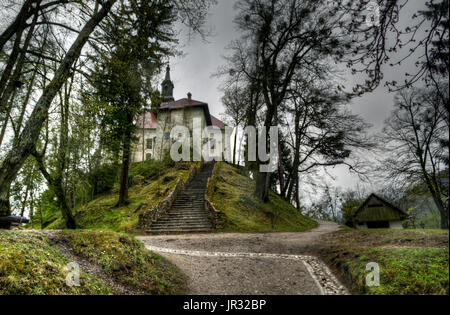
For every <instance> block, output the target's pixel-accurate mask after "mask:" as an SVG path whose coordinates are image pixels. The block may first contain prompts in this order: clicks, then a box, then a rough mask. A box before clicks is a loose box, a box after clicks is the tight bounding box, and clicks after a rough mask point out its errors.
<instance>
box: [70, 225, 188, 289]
mask: <svg viewBox="0 0 450 315" xmlns="http://www.w3.org/2000/svg"><path fill="white" fill-rule="evenodd" d="M64 238H65V240H66V241H67V242H68V244H70V246H71V247H72V248H73V250H74V251H75V252H76V254H77V255H80V256H81V257H84V258H86V259H88V260H89V261H91V262H92V263H96V264H98V265H100V266H102V268H103V270H104V271H105V272H106V273H107V274H109V275H110V276H111V277H114V278H115V279H116V280H117V281H119V282H120V283H122V284H123V285H126V286H131V287H134V288H136V289H138V290H140V291H142V292H144V293H146V294H159V295H161V294H182V293H183V290H184V289H183V288H184V281H185V280H184V277H183V276H182V274H181V273H180V272H179V270H178V269H177V268H176V267H175V266H174V265H172V264H170V263H169V262H167V261H166V260H165V259H164V258H162V257H161V256H159V255H156V254H154V253H151V252H149V251H147V250H146V249H145V248H144V245H143V244H142V243H141V242H139V241H137V240H136V239H134V238H133V237H130V236H128V235H126V234H120V233H114V232H95V231H80V232H78V231H77V232H74V231H65V232H64Z"/></svg>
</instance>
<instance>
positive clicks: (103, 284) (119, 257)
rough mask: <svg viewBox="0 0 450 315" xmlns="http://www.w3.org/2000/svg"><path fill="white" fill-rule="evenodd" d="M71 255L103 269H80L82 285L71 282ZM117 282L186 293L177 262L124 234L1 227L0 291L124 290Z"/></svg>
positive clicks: (140, 290)
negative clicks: (68, 277)
mask: <svg viewBox="0 0 450 315" xmlns="http://www.w3.org/2000/svg"><path fill="white" fill-rule="evenodd" d="M50 239H52V240H53V242H51V241H50ZM55 240H56V241H57V244H65V246H66V247H67V248H68V249H69V251H70V252H71V253H72V254H71V255H73V256H68V254H67V252H65V251H62V250H61V249H60V248H59V247H57V246H55V244H54V243H55ZM73 257H77V259H78V261H87V262H89V264H92V265H94V266H97V267H98V269H99V271H97V272H95V271H94V272H89V273H85V272H83V271H82V272H81V273H80V286H72V287H70V286H68V285H67V284H66V277H67V275H68V273H69V271H70V270H65V267H66V266H67V264H68V263H69V262H71V261H72V259H74V258H73ZM82 270H85V269H84V268H82ZM119 287H121V288H122V287H124V288H127V290H130V291H131V292H134V293H135V294H182V293H183V291H184V287H185V284H184V277H183V276H182V275H181V273H180V272H179V270H178V269H177V268H176V267H175V266H173V265H172V264H170V263H169V262H167V261H166V260H165V259H164V258H162V257H161V256H159V255H156V254H154V253H151V252H149V251H147V250H145V248H144V246H143V245H142V243H140V242H138V241H137V240H136V239H134V238H133V237H130V236H128V235H126V234H119V233H115V232H111V231H110V232H96V231H67V232H66V231H64V232H52V233H51V234H48V233H38V232H24V231H0V295H9V294H13V295H33V294H36V295H55V294H57V295H80V294H82V295H91V294H95V295H110V294H121V293H122V292H123V291H122V292H121V291H119V289H118V288H119Z"/></svg>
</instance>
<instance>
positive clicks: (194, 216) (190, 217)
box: [158, 213, 208, 221]
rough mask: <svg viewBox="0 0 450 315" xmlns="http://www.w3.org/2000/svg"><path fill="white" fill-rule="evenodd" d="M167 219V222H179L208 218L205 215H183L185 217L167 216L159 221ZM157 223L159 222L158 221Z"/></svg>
mask: <svg viewBox="0 0 450 315" xmlns="http://www.w3.org/2000/svg"><path fill="white" fill-rule="evenodd" d="M166 218H167V219H169V220H171V219H180V220H191V219H192V220H196V219H204V218H208V217H207V216H206V214H200V213H199V214H189V215H188V214H185V215H170V216H167V217H163V218H162V219H161V220H164V219H166ZM158 221H159V220H158Z"/></svg>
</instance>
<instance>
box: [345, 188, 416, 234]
mask: <svg viewBox="0 0 450 315" xmlns="http://www.w3.org/2000/svg"><path fill="white" fill-rule="evenodd" d="M354 218H355V225H356V228H358V229H381V228H391V229H403V225H402V221H404V220H406V219H407V218H408V214H407V213H406V212H404V211H403V210H402V209H400V208H398V207H396V206H394V205H393V204H392V203H390V202H389V201H387V200H385V199H383V198H381V197H379V196H377V195H375V194H371V195H370V196H369V198H367V199H366V200H365V201H364V202H363V204H362V205H361V206H360V207H359V208H358V209H357V210H356V212H355V214H354Z"/></svg>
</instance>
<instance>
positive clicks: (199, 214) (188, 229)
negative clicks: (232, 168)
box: [147, 162, 214, 234]
mask: <svg viewBox="0 0 450 315" xmlns="http://www.w3.org/2000/svg"><path fill="white" fill-rule="evenodd" d="M213 168H214V162H208V163H205V164H204V165H203V169H202V170H201V172H200V173H198V174H197V175H196V176H195V177H194V179H193V180H192V182H191V183H190V185H189V186H188V187H187V188H186V189H185V190H184V191H182V192H180V193H179V195H178V197H177V199H176V200H175V202H174V203H173V205H172V208H171V209H170V210H169V212H168V213H167V214H166V215H165V216H163V217H162V218H161V219H160V220H158V221H157V222H155V223H153V225H152V226H151V227H150V229H149V230H148V231H147V233H151V234H172V233H201V232H210V231H212V230H213V225H212V224H211V221H210V220H209V218H208V215H207V213H206V210H205V192H206V184H207V183H208V178H209V177H210V176H211V173H212V170H213Z"/></svg>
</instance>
